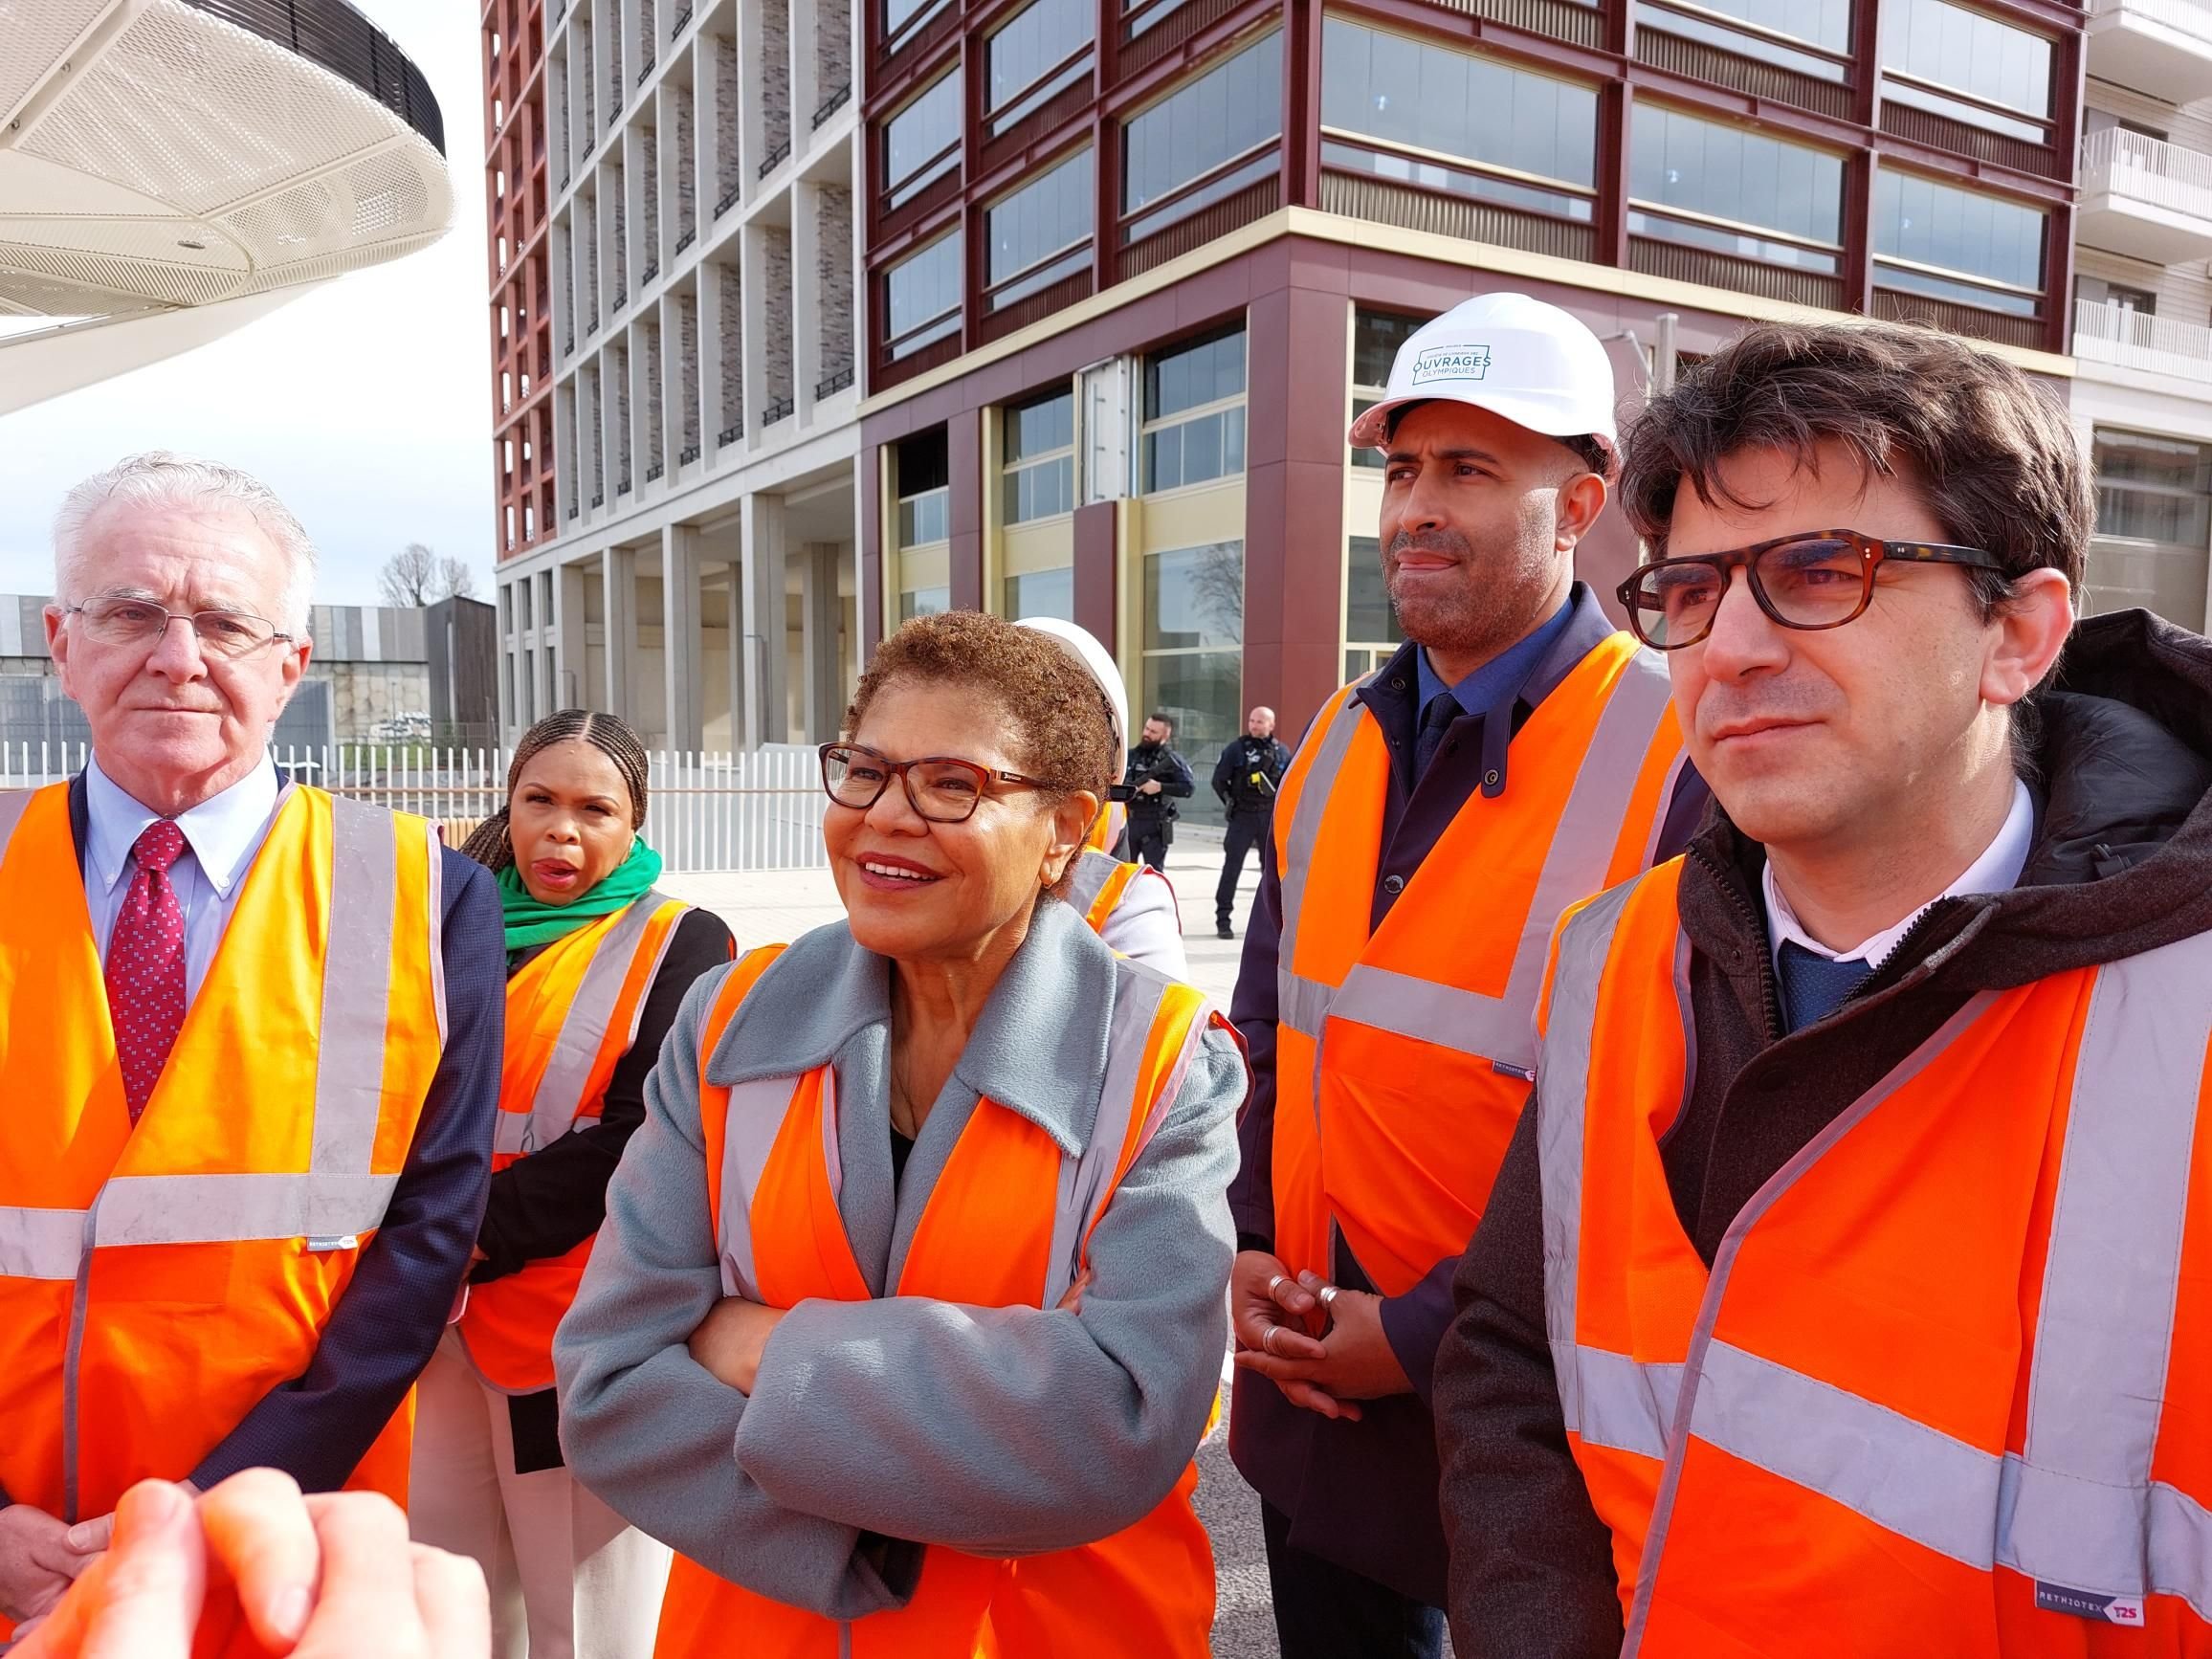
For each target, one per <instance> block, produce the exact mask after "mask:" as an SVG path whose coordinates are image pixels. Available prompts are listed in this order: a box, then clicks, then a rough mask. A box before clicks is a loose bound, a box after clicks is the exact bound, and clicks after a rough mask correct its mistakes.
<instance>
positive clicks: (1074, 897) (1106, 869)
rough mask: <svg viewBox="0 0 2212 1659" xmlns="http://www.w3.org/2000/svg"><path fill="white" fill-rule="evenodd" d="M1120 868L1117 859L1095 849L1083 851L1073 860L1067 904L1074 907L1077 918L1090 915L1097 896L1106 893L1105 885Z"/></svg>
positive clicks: (1088, 848)
mask: <svg viewBox="0 0 2212 1659" xmlns="http://www.w3.org/2000/svg"><path fill="white" fill-rule="evenodd" d="M1120 868H1121V861H1120V860H1119V859H1117V858H1111V857H1109V856H1107V855H1106V854H1105V853H1103V852H1098V851H1097V850H1096V849H1095V848H1090V847H1086V848H1084V849H1083V852H1082V855H1081V856H1080V857H1078V858H1077V859H1076V860H1075V874H1073V876H1072V877H1070V878H1069V881H1068V902H1069V903H1070V904H1072V905H1073V906H1074V907H1075V914H1076V915H1077V916H1084V917H1087V916H1089V915H1090V914H1091V907H1092V906H1093V905H1094V904H1096V903H1097V902H1098V896H1099V895H1100V894H1101V893H1104V892H1105V891H1106V884H1107V883H1108V882H1109V881H1111V880H1113V879H1114V873H1115V871H1117V870H1118V869H1120Z"/></svg>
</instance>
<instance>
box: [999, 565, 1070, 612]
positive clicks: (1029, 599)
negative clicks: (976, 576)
mask: <svg viewBox="0 0 2212 1659" xmlns="http://www.w3.org/2000/svg"><path fill="white" fill-rule="evenodd" d="M1006 615H1007V616H1008V617H1009V618H1011V619H1012V620H1013V621H1015V622H1027V621H1029V619H1030V618H1031V617H1038V616H1056V617H1058V618H1059V619H1060V620H1061V621H1062V622H1073V621H1074V620H1075V569H1074V566H1073V565H1072V564H1063V565H1061V566H1060V567H1059V568H1058V569H1056V570H1032V571H1029V573H1028V574H1027V575H1023V576H1009V577H1007V578H1006Z"/></svg>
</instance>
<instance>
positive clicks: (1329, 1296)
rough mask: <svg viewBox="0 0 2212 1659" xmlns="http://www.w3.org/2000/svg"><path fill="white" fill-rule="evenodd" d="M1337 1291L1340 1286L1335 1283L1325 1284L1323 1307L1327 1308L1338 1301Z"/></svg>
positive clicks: (1322, 1292)
mask: <svg viewBox="0 0 2212 1659" xmlns="http://www.w3.org/2000/svg"><path fill="white" fill-rule="evenodd" d="M1337 1291H1338V1287H1337V1286H1335V1285H1323V1286H1322V1287H1321V1290H1320V1297H1321V1306H1322V1307H1324V1308H1326V1307H1328V1306H1330V1305H1331V1304H1332V1303H1334V1302H1335V1301H1336V1299H1337Z"/></svg>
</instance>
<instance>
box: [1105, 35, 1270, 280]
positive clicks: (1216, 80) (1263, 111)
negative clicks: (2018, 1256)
mask: <svg viewBox="0 0 2212 1659" xmlns="http://www.w3.org/2000/svg"><path fill="white" fill-rule="evenodd" d="M1282 130H1283V36H1282V32H1281V31H1280V30H1277V31H1275V32H1274V33H1271V34H1269V35H1268V36H1267V37H1266V38H1265V39H1262V40H1257V41H1254V42H1253V43H1252V44H1251V45H1250V46H1248V47H1246V48H1245V49H1244V50H1243V51H1242V52H1239V53H1238V54H1236V55H1235V56H1233V57H1230V58H1228V59H1227V60H1225V61H1224V62H1222V63H1219V64H1216V65H1215V66H1214V67H1213V68H1212V69H1210V70H1208V71H1206V74H1204V75H1202V76H1200V77H1198V78H1197V79H1195V80H1191V81H1186V82H1185V83H1184V84H1183V85H1182V86H1181V87H1178V88H1177V89H1176V90H1175V91H1174V92H1171V93H1169V94H1168V95H1167V96H1166V97H1165V98H1163V99H1161V100H1160V101H1159V102H1158V103H1156V104H1154V105H1153V106H1152V107H1151V108H1149V109H1147V110H1145V111H1144V112H1143V113H1142V114H1140V115H1137V116H1133V117H1131V118H1130V120H1129V122H1128V123H1127V124H1126V125H1125V126H1124V127H1123V128H1122V133H1121V144H1122V167H1121V211H1122V215H1123V218H1124V221H1125V223H1124V225H1123V227H1122V239H1123V240H1124V241H1127V242H1134V241H1136V240H1138V239H1139V238H1140V237H1143V236H1149V235H1151V234H1152V233H1153V232H1155V231H1160V230H1163V229H1165V228H1166V227H1167V226H1169V225H1172V224H1175V223H1177V222H1178V221H1179V220H1182V219H1185V218H1188V217H1189V216H1190V215H1191V214H1192V213H1195V212H1197V211H1199V210H1201V209H1203V208H1206V207H1210V206H1211V205H1212V204H1214V203H1215V202H1218V201H1221V200H1223V199H1224V198H1226V197H1228V196H1232V195H1234V194H1235V193H1236V192H1237V191H1239V190H1241V189H1243V188H1246V187H1247V186H1248V185H1251V184H1254V183H1256V182H1257V181H1259V180H1261V179H1264V178H1266V177H1267V176H1268V175H1269V174H1271V173H1272V172H1273V170H1274V167H1275V160H1274V146H1275V142H1276V140H1277V139H1278V138H1280V137H1281V136H1282Z"/></svg>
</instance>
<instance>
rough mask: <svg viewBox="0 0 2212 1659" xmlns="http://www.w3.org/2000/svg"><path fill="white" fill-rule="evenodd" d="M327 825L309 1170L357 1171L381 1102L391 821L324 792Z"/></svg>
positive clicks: (394, 845) (395, 849)
mask: <svg viewBox="0 0 2212 1659" xmlns="http://www.w3.org/2000/svg"><path fill="white" fill-rule="evenodd" d="M330 829H331V837H332V848H331V874H330V943H329V954H328V956H327V958H326V960H325V962H324V965H323V973H322V1034H321V1043H320V1045H319V1046H318V1048H317V1051H316V1056H315V1153H314V1160H313V1161H314V1167H315V1168H317V1169H318V1170H333V1171H339V1172H343V1173H354V1174H361V1175H366V1174H367V1173H368V1167H369V1160H370V1157H371V1155H372V1154H373V1152H374V1151H375V1148H376V1126H377V1120H378V1118H379V1117H380V1116H381V1115H382V1112H383V1108H384V1038H385V1022H386V1020H387V1018H388V1016H389V1011H390V1001H391V932H392V905H393V902H394V900H395V899H396V897H397V896H398V891H399V872H398V865H397V861H398V855H399V840H398V829H399V820H398V819H396V818H394V817H393V816H392V815H391V814H390V813H389V812H387V811H386V810H384V809H383V808H382V807H370V806H366V805H365V804H363V803H361V802H358V801H351V800H347V799H345V798H343V797H342V796H332V797H331V801H330Z"/></svg>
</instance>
